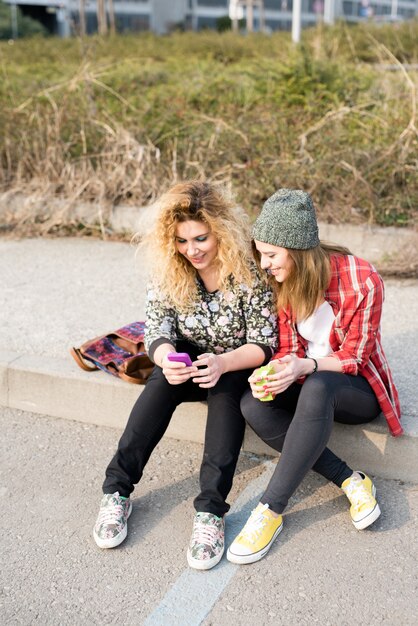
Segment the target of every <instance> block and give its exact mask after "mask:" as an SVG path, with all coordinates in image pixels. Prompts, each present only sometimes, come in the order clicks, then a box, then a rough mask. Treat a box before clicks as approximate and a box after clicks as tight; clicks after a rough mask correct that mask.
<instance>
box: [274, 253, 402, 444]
mask: <svg viewBox="0 0 418 626" xmlns="http://www.w3.org/2000/svg"><path fill="white" fill-rule="evenodd" d="M331 268H332V274H331V282H330V284H329V287H328V289H327V291H326V292H325V300H327V302H329V303H330V305H331V306H332V309H333V311H334V315H335V321H334V323H333V325H332V328H331V333H330V338H329V342H330V344H331V348H332V350H333V354H332V356H333V357H335V358H336V359H338V360H339V361H340V363H341V365H342V371H343V372H344V373H345V374H351V375H353V376H357V375H358V374H360V375H361V376H364V378H366V380H367V381H368V382H369V384H370V386H371V388H372V389H373V391H374V393H375V394H376V398H377V400H378V402H379V405H380V408H381V409H382V413H383V414H384V416H385V417H386V420H387V423H388V427H389V430H390V432H391V434H392V435H394V436H398V435H401V434H402V432H403V429H402V426H401V423H400V405H399V397H398V392H397V390H396V387H395V384H394V382H393V378H392V373H391V371H390V369H389V365H388V362H387V360H386V356H385V353H384V352H383V348H382V343H381V337H380V318H381V314H382V304H383V298H384V286H383V281H382V279H381V277H380V276H379V274H378V273H377V272H376V270H375V268H374V267H373V266H372V265H371V264H370V263H368V262H367V261H364V260H363V259H359V258H357V257H354V256H351V255H339V254H335V255H332V256H331ZM278 325H279V348H278V352H277V353H276V354H275V355H274V358H275V359H279V358H280V357H282V356H285V355H286V354H296V355H297V356H299V357H304V356H305V352H306V347H307V342H306V341H305V339H303V337H301V336H300V335H299V333H298V332H297V328H296V319H295V318H294V317H293V315H292V313H291V311H290V310H284V309H282V310H281V311H280V312H279V316H278Z"/></svg>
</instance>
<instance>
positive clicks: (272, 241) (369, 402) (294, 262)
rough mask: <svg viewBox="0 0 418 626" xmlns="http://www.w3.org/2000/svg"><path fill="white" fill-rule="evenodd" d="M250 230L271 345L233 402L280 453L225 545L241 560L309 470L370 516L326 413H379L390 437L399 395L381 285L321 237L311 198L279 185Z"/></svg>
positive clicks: (367, 484) (270, 531) (349, 417)
mask: <svg viewBox="0 0 418 626" xmlns="http://www.w3.org/2000/svg"><path fill="white" fill-rule="evenodd" d="M253 237H254V244H255V247H256V249H257V250H258V253H259V256H260V265H261V267H262V268H263V269H264V270H267V272H268V273H269V275H270V276H271V280H272V281H273V282H274V285H275V291H276V295H277V303H278V326H279V348H278V351H277V353H276V354H275V356H274V359H273V360H272V362H271V368H272V373H271V375H269V376H267V377H266V380H265V382H264V385H262V386H260V384H259V383H260V376H259V375H258V374H257V373H254V374H253V375H252V376H251V377H250V379H249V381H250V386H251V390H248V391H247V392H246V393H245V394H244V396H243V399H242V402H241V409H242V412H243V414H244V417H245V418H246V420H247V421H248V423H249V424H250V425H251V426H252V428H253V429H254V430H255V431H256V432H257V433H258V434H259V435H260V437H261V438H262V439H263V440H264V441H265V442H267V443H268V444H269V445H270V446H271V447H272V448H275V449H276V450H278V451H279V452H281V455H280V459H279V462H278V464H277V467H276V469H275V471H274V473H273V476H272V478H271V480H270V482H269V484H268V487H267V489H266V491H265V493H264V494H263V495H262V497H261V499H260V503H259V505H258V506H257V507H256V509H255V510H254V511H253V512H252V514H251V516H250V518H249V520H248V522H247V524H246V525H245V526H244V528H243V529H242V531H241V533H240V534H239V535H238V536H237V537H236V539H235V540H234V542H233V543H232V545H231V546H230V547H229V549H228V554H227V557H228V559H229V560H230V561H232V562H234V563H240V564H241V563H252V562H254V561H258V560H259V559H261V558H262V557H263V556H265V555H266V554H267V552H268V550H269V549H270V547H271V546H272V544H273V541H274V540H275V538H276V537H277V535H278V534H279V532H280V531H281V530H282V528H283V519H282V513H283V511H284V510H285V508H286V506H287V503H288V500H289V498H290V497H291V495H292V494H293V493H294V491H295V490H296V489H297V487H298V485H299V484H300V483H301V481H302V480H303V478H304V476H305V475H306V473H307V472H308V471H309V470H310V469H311V468H312V469H314V470H315V471H316V472H319V473H320V474H322V476H324V477H325V478H327V479H328V480H330V481H332V482H334V483H335V484H336V485H337V486H338V487H340V488H342V490H343V491H344V493H345V494H346V495H347V497H348V499H349V501H350V503H351V508H350V514H351V519H352V522H353V524H354V526H355V527H356V528H357V529H358V530H362V529H364V528H367V527H368V526H370V525H371V524H373V522H375V521H376V520H377V519H378V517H379V515H380V508H379V505H378V503H377V500H376V497H375V496H376V489H375V486H374V485H373V483H372V481H371V479H370V478H369V477H368V476H367V475H366V474H365V473H364V472H361V471H355V472H353V470H352V469H351V468H350V467H348V465H347V464H346V463H345V462H344V461H342V460H341V459H339V458H338V457H337V456H336V455H335V454H334V453H333V452H331V450H329V449H328V448H326V445H327V442H328V439H329V436H330V434H331V430H332V426H333V423H334V420H336V421H338V422H342V423H345V424H353V425H354V424H363V423H365V422H370V421H371V420H373V419H375V418H376V417H377V416H378V415H379V413H380V412H382V413H383V414H384V415H385V417H386V419H387V423H388V427H389V429H390V432H391V433H392V435H394V436H398V435H400V434H402V427H401V424H400V421H399V418H400V407H399V400H398V393H397V390H396V387H395V385H394V382H393V378H392V374H391V371H390V368H389V365H388V363H387V360H386V356H385V354H384V351H383V348H382V344H381V339H380V318H381V313H382V304H383V295H384V290H383V282H382V279H381V277H380V276H379V274H378V273H377V272H376V270H375V268H374V267H373V266H372V265H371V264H370V263H368V262H367V261H364V260H363V259H359V258H358V257H355V256H353V255H352V254H350V253H349V251H348V250H347V249H346V248H341V247H339V246H331V245H329V244H324V243H321V242H320V240H319V238H318V225H317V222H316V215H315V209H314V206H313V202H312V199H311V197H310V196H309V194H307V193H305V192H304V191H301V190H291V189H280V190H279V191H278V192H276V193H275V194H274V195H273V196H272V197H271V198H269V199H268V200H267V201H266V203H265V204H264V206H263V209H262V211H261V214H260V215H259V217H258V218H257V220H256V222H255V225H254V228H253ZM257 383H258V384H257ZM267 398H268V400H267ZM348 454H349V451H348ZM365 462H366V463H367V459H365Z"/></svg>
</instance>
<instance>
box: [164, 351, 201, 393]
mask: <svg viewBox="0 0 418 626" xmlns="http://www.w3.org/2000/svg"><path fill="white" fill-rule="evenodd" d="M161 367H162V370H163V374H164V376H165V377H166V379H167V380H168V382H169V383H170V385H181V384H182V383H185V382H186V381H187V380H189V378H190V377H191V376H193V375H194V374H195V373H196V372H197V367H196V366H195V365H193V363H192V360H191V358H190V357H189V355H188V354H186V352H169V353H168V354H166V356H165V357H164V358H163V359H162V363H161Z"/></svg>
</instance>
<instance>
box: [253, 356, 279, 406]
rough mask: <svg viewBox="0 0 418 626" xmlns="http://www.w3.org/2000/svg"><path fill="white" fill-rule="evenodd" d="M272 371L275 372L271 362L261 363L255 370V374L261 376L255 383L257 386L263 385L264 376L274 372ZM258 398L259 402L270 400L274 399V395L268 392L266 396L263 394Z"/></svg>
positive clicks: (264, 382) (264, 381)
mask: <svg viewBox="0 0 418 626" xmlns="http://www.w3.org/2000/svg"><path fill="white" fill-rule="evenodd" d="M274 372H275V370H274V367H273V365H272V364H271V363H267V365H262V366H261V367H259V368H258V369H257V370H256V374H258V375H259V376H261V377H262V378H261V380H259V381H258V382H256V383H255V384H256V385H257V386H258V387H262V386H263V385H265V384H266V380H265V377H266V376H269V375H270V374H274ZM259 400H261V402H269V401H270V400H274V396H273V394H271V393H269V394H267V395H266V396H263V397H262V398H259Z"/></svg>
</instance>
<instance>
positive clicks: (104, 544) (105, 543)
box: [93, 502, 132, 549]
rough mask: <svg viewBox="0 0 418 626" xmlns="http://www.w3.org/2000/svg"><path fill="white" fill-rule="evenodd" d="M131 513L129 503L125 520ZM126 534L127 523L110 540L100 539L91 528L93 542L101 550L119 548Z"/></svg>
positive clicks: (130, 503)
mask: <svg viewBox="0 0 418 626" xmlns="http://www.w3.org/2000/svg"><path fill="white" fill-rule="evenodd" d="M131 513H132V502H129V510H128V515H127V518H126V519H127V520H128V519H129V516H130V514H131ZM127 534H128V524H127V523H126V526H125V528H124V529H123V530H122V532H120V533H119V534H118V535H116V536H115V537H112V538H111V539H102V538H101V537H99V535H97V534H96V530H95V529H94V528H93V538H94V541H95V542H96V544H97V545H98V546H99V548H102V549H106V548H116V547H117V546H120V544H121V543H122V541H125V539H126V536H127Z"/></svg>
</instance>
